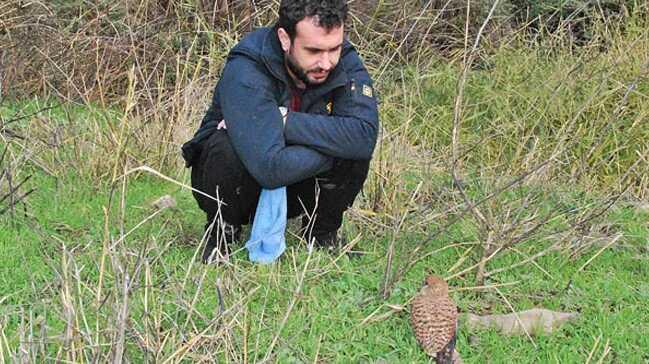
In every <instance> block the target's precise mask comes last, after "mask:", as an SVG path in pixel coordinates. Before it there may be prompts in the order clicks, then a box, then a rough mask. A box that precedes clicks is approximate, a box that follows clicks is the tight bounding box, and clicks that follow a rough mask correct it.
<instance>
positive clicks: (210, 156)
mask: <svg viewBox="0 0 649 364" xmlns="http://www.w3.org/2000/svg"><path fill="white" fill-rule="evenodd" d="M192 187H194V188H195V189H197V190H199V191H201V192H203V193H205V194H208V195H209V196H211V198H210V197H207V196H204V195H202V194H199V193H196V192H194V197H195V198H196V200H197V202H198V205H199V207H200V208H201V209H202V210H203V211H205V212H206V213H207V215H208V216H211V217H213V216H216V215H217V214H220V215H221V217H222V218H223V219H224V220H225V221H226V222H227V223H229V224H233V225H240V224H245V223H247V220H248V219H249V215H250V212H251V211H252V210H253V209H254V205H255V202H256V201H257V199H258V198H259V191H260V187H259V185H258V184H257V183H256V181H255V180H254V179H253V178H252V177H251V176H250V174H249V173H248V171H247V170H246V169H245V167H244V166H243V164H242V163H241V160H240V159H239V157H238V156H237V154H236V152H235V151H234V148H233V147H232V144H231V143H230V140H229V138H228V135H227V132H226V131H225V130H217V131H216V132H215V133H214V134H213V135H212V136H210V138H209V139H208V140H207V143H206V144H205V146H204V147H203V149H202V151H201V156H200V158H199V160H198V162H197V163H196V164H195V165H194V166H193V167H192ZM217 200H218V201H217ZM219 201H220V202H221V203H220V202H219Z"/></svg>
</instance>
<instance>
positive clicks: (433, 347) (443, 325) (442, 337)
mask: <svg viewBox="0 0 649 364" xmlns="http://www.w3.org/2000/svg"><path fill="white" fill-rule="evenodd" d="M410 322H411V324H412V328H413V330H414V332H415V337H416V338H417V341H418V342H419V344H420V345H421V347H422V348H423V349H424V351H425V352H426V353H427V354H428V355H430V356H435V355H436V354H437V352H439V351H440V350H442V349H443V348H444V347H445V346H446V344H448V343H449V341H451V339H452V338H453V336H454V335H455V331H456V325H457V308H456V306H455V304H454V303H453V301H451V299H450V298H449V297H448V296H446V297H435V298H431V297H430V296H428V295H425V294H420V295H418V296H417V297H415V299H414V300H413V301H412V309H411V312H410Z"/></svg>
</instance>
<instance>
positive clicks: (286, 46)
mask: <svg viewBox="0 0 649 364" xmlns="http://www.w3.org/2000/svg"><path fill="white" fill-rule="evenodd" d="M277 37H278V38H279V42H280V43H281V44H282V49H283V50H284V52H288V51H289V50H290V49H291V37H289V35H288V33H287V32H286V30H284V28H279V29H277Z"/></svg>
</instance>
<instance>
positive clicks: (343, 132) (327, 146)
mask: <svg viewBox="0 0 649 364" xmlns="http://www.w3.org/2000/svg"><path fill="white" fill-rule="evenodd" d="M341 62H343V65H344V66H346V68H347V69H349V71H348V75H349V76H348V82H347V84H346V85H345V87H344V88H342V87H341V88H338V89H337V90H336V91H335V92H334V94H333V110H332V114H331V115H317V114H307V113H300V112H289V113H288V119H287V121H286V127H285V130H284V135H285V137H286V142H287V143H289V144H296V145H304V146H308V147H311V148H313V149H315V150H317V151H320V152H322V153H324V154H326V155H330V156H332V157H336V158H342V159H357V160H359V159H371V158H372V152H373V151H374V146H375V145H376V138H377V134H378V130H379V116H378V107H377V102H376V95H375V92H374V90H373V87H372V80H371V78H370V75H369V74H368V72H367V70H366V69H365V67H364V66H363V64H362V62H361V60H360V58H359V57H358V54H357V53H356V51H355V50H352V51H350V52H349V53H347V54H346V55H345V57H343V58H342V60H341Z"/></svg>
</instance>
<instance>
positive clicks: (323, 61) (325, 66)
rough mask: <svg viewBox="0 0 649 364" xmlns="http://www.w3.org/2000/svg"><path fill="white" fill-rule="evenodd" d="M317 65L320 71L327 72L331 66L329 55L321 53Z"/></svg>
mask: <svg viewBox="0 0 649 364" xmlns="http://www.w3.org/2000/svg"><path fill="white" fill-rule="evenodd" d="M318 63H319V64H318V67H320V68H321V69H322V70H324V71H329V70H330V69H331V67H332V65H333V62H332V60H331V53H329V52H322V54H321V55H320V59H319V62H318Z"/></svg>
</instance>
